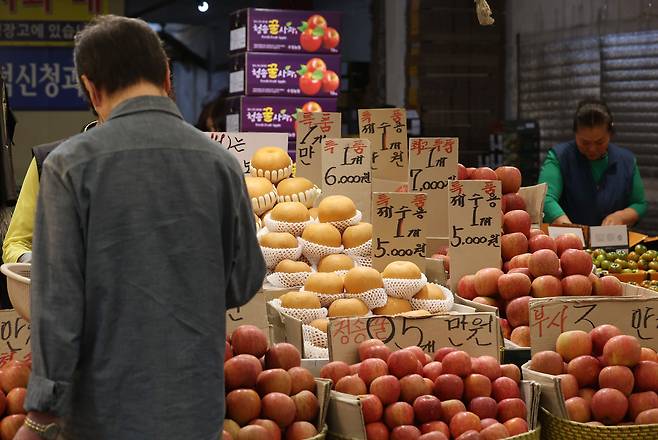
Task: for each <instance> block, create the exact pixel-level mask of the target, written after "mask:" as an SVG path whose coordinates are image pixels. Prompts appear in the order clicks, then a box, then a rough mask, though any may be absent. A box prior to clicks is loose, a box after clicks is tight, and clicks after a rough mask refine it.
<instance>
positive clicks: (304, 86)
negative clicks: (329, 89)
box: [299, 72, 335, 96]
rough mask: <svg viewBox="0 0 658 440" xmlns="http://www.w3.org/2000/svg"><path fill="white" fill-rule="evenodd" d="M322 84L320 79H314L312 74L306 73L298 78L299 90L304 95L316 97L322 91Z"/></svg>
mask: <svg viewBox="0 0 658 440" xmlns="http://www.w3.org/2000/svg"><path fill="white" fill-rule="evenodd" d="M334 75H335V73H334ZM322 82H323V81H322V79H320V78H315V77H314V75H313V72H306V73H305V74H303V75H301V76H300V77H299V90H301V92H302V93H303V94H304V95H308V96H313V95H317V94H318V93H319V92H320V90H321V89H322Z"/></svg>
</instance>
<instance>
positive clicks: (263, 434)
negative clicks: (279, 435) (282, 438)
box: [236, 425, 269, 440]
mask: <svg viewBox="0 0 658 440" xmlns="http://www.w3.org/2000/svg"><path fill="white" fill-rule="evenodd" d="M265 438H269V431H268V430H267V428H265V427H263V426H260V425H247V426H243V427H242V428H240V431H238V436H237V437H236V440H260V439H265Z"/></svg>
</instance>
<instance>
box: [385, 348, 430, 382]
mask: <svg viewBox="0 0 658 440" xmlns="http://www.w3.org/2000/svg"><path fill="white" fill-rule="evenodd" d="M387 364H388V371H389V373H390V374H392V375H393V376H395V377H397V378H398V379H400V378H402V377H404V376H406V375H408V374H415V373H418V372H422V371H423V366H422V364H421V363H420V361H419V360H418V358H417V357H416V355H415V354H414V352H413V351H412V350H407V349H402V350H397V351H394V352H392V353H391V355H390V356H389V357H388V361H387Z"/></svg>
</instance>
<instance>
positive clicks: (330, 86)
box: [322, 70, 340, 93]
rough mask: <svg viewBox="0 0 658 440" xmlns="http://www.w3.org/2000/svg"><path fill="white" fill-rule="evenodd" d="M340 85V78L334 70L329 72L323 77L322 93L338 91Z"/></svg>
mask: <svg viewBox="0 0 658 440" xmlns="http://www.w3.org/2000/svg"><path fill="white" fill-rule="evenodd" d="M339 85H340V78H339V77H338V74H336V72H334V71H333V70H327V71H326V72H325V74H324V76H323V77H322V91H323V92H325V93H332V92H335V91H336V90H338V86H339Z"/></svg>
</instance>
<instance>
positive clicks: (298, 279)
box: [266, 272, 312, 289]
mask: <svg viewBox="0 0 658 440" xmlns="http://www.w3.org/2000/svg"><path fill="white" fill-rule="evenodd" d="M311 273H312V272H292V273H286V272H272V273H271V274H269V275H268V276H267V277H266V278H267V281H268V282H269V283H270V284H271V285H273V286H274V287H283V288H286V289H292V288H295V287H302V286H303V285H304V283H305V282H306V280H307V279H308V277H309V276H310V275H311Z"/></svg>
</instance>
